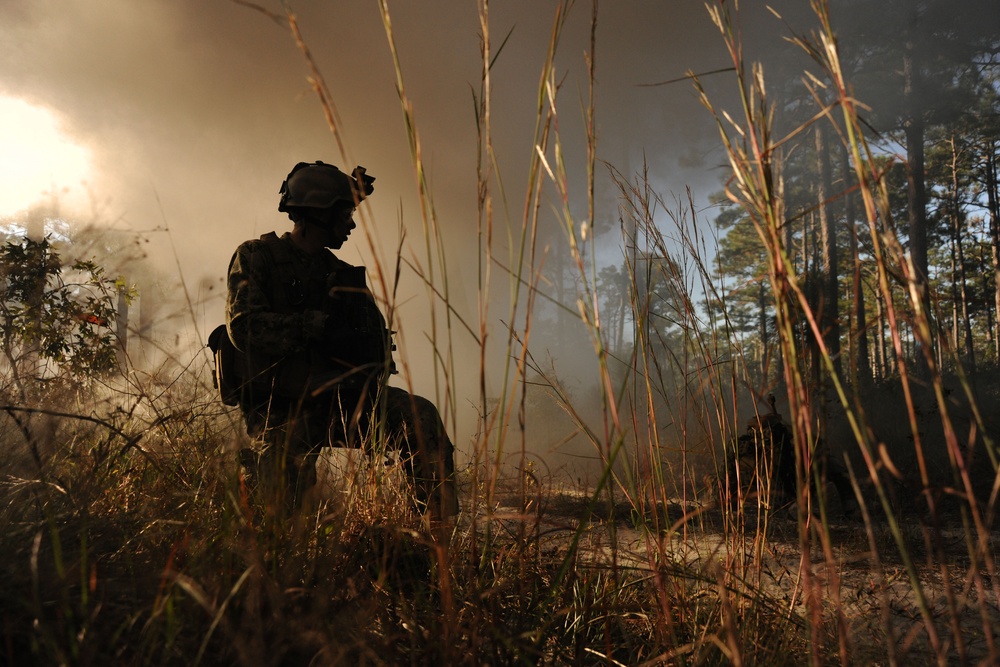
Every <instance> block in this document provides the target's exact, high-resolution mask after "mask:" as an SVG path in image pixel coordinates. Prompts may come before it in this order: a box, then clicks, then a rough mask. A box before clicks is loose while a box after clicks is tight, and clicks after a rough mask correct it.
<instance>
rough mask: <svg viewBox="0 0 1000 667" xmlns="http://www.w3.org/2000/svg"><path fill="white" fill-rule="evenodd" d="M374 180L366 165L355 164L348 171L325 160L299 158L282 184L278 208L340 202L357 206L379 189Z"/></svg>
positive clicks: (319, 206) (286, 211) (325, 204)
mask: <svg viewBox="0 0 1000 667" xmlns="http://www.w3.org/2000/svg"><path fill="white" fill-rule="evenodd" d="M374 182H375V178H374V177H372V176H369V175H367V174H366V173H365V168H364V167H355V168H354V171H353V172H351V173H350V174H349V175H348V174H345V173H344V172H342V171H341V170H340V169H337V167H335V166H333V165H332V164H326V163H325V162H319V161H317V162H299V163H298V164H297V165H295V166H294V167H293V168H292V170H291V171H290V172H288V176H286V177H285V180H284V182H282V184H281V190H280V191H279V194H280V195H281V201H280V202H279V203H278V210H279V211H280V212H282V213H288V212H290V211H294V210H296V209H301V208H329V207H330V206H333V205H334V204H336V203H337V202H345V203H348V204H351V205H352V206H355V205H357V204H358V203H359V202H361V200H362V199H364V198H365V197H367V196H368V195H370V194H371V193H372V192H373V191H374V190H375V186H374V185H373V183H374Z"/></svg>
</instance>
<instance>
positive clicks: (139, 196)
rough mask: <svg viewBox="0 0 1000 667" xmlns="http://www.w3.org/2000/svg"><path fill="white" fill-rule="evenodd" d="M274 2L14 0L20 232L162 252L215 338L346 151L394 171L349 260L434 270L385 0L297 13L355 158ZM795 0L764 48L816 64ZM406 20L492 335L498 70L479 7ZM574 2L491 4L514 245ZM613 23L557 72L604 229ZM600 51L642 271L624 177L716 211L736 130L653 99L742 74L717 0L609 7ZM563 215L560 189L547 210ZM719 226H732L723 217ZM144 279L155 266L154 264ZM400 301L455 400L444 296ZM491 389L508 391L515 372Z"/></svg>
mask: <svg viewBox="0 0 1000 667" xmlns="http://www.w3.org/2000/svg"><path fill="white" fill-rule="evenodd" d="M250 4H251V3H249V2H242V1H241V2H234V1H232V0H6V1H5V2H3V3H0V128H2V129H0V177H2V178H0V180H2V181H3V185H2V186H0V216H14V217H15V218H16V217H17V216H18V215H21V216H23V215H24V213H23V211H26V210H30V209H32V208H38V207H49V209H51V208H52V207H53V206H55V207H56V208H57V209H58V212H59V215H61V216H62V217H63V218H65V219H66V220H68V221H70V223H71V224H83V223H90V224H96V225H98V226H103V227H106V228H111V229H115V230H118V231H119V232H121V233H122V234H123V235H125V236H128V235H136V237H137V238H138V237H141V238H142V239H143V240H142V244H143V246H142V247H143V248H144V249H145V250H144V254H145V255H146V256H147V259H148V262H149V263H151V265H152V266H154V267H155V275H156V276H158V278H157V279H156V282H157V287H158V290H159V291H158V292H157V293H158V294H164V293H165V294H171V293H173V294H178V293H180V292H181V291H182V290H181V288H182V287H183V288H184V290H183V291H186V293H187V294H188V298H189V299H190V300H191V301H192V302H193V304H194V306H193V308H192V311H193V315H192V317H191V318H189V320H188V321H186V322H183V321H182V322H181V323H180V324H175V326H179V327H180V328H181V329H185V328H186V331H185V332H184V333H183V335H179V336H177V338H178V339H179V340H180V339H184V340H204V337H205V336H206V332H207V331H209V330H211V328H212V327H213V326H214V325H215V324H216V323H217V322H220V321H221V318H222V311H223V294H222V285H223V283H222V281H223V278H224V275H225V272H226V268H227V264H228V261H229V258H230V256H231V255H232V252H233V250H234V249H235V247H236V246H237V245H238V244H239V243H240V242H241V241H243V240H246V239H248V238H251V237H256V236H258V235H260V234H262V233H264V232H267V231H271V230H277V231H279V232H281V231H284V230H287V229H289V228H290V223H289V221H288V220H287V219H286V218H284V216H283V215H282V214H279V213H278V212H277V210H276V206H277V200H278V197H277V193H278V188H279V186H280V184H281V182H282V180H283V179H284V177H285V175H286V174H287V173H288V171H289V170H290V169H291V167H292V166H293V165H294V164H295V163H296V162H299V161H313V160H324V161H326V162H331V163H334V164H338V165H340V166H342V167H347V168H348V169H350V168H352V167H353V166H354V165H355V164H359V165H363V166H365V167H366V168H367V170H368V173H369V174H370V175H373V176H375V177H376V179H377V181H376V184H375V194H374V195H373V197H372V198H371V199H370V200H369V201H368V202H367V203H366V204H364V207H365V210H364V215H363V216H361V218H359V219H360V220H361V221H362V223H363V224H362V229H361V232H362V234H360V235H359V234H357V233H356V234H355V237H359V236H360V237H361V238H359V239H357V240H355V241H354V242H353V245H351V246H347V247H345V248H344V250H343V251H342V253H341V256H342V257H343V258H344V259H345V260H347V261H349V262H352V263H365V264H368V265H369V267H371V266H372V264H373V262H375V259H373V253H374V255H375V256H378V257H381V258H382V259H386V258H390V259H391V258H392V257H393V256H394V254H395V249H396V248H397V247H399V246H400V235H401V233H403V234H404V239H403V241H402V255H403V256H404V257H405V258H407V259H410V260H411V261H412V262H414V263H424V264H426V262H425V259H426V253H425V251H424V243H423V232H422V222H421V215H420V205H419V200H418V196H417V188H416V180H415V177H414V170H413V167H412V161H411V157H410V149H409V143H408V135H407V132H406V129H405V124H404V118H403V114H402V113H401V105H400V99H399V95H398V93H397V87H396V74H395V71H394V68H393V62H392V57H391V53H390V50H389V48H388V45H387V38H386V28H385V26H384V24H383V20H382V16H381V14H380V12H379V8H378V3H377V2H374V1H372V0H339V1H338V2H329V1H328V0H288V1H287V2H286V3H285V6H287V8H288V9H289V10H290V11H291V12H293V13H294V15H295V17H296V19H297V23H298V25H299V27H300V29H301V34H302V37H303V39H304V41H305V43H306V45H307V46H308V48H309V50H310V52H311V54H312V56H313V58H314V61H315V63H316V65H317V66H318V68H319V70H320V72H321V73H322V76H323V77H324V79H325V81H326V83H327V85H328V87H329V90H330V91H331V94H332V97H333V101H334V104H335V106H336V110H337V113H338V115H339V120H340V124H339V130H340V136H341V138H342V140H343V143H344V145H345V148H346V155H342V154H341V152H340V150H339V148H338V144H337V142H336V141H335V140H334V137H333V135H332V133H331V131H330V129H329V127H328V124H327V122H326V119H325V117H324V114H323V110H322V108H321V105H320V104H319V102H318V99H317V96H316V95H315V94H314V92H313V90H312V87H311V85H310V83H309V81H308V77H309V69H308V66H307V63H306V60H305V58H304V57H303V54H302V52H301V51H300V49H299V48H298V47H297V46H296V44H295V42H294V40H293V39H292V35H291V32H290V31H289V29H288V26H287V22H286V21H283V20H277V21H276V20H272V17H271V16H269V15H268V14H267V12H271V13H273V15H275V16H278V18H279V19H280V18H281V17H283V16H284V12H285V9H284V7H283V5H282V4H281V3H280V2H278V1H276V0H259V2H258V3H257V5H256V8H255V7H253V6H250ZM779 4H783V5H786V7H785V9H783V10H782V16H783V20H779V19H777V18H776V17H775V16H774V15H772V14H771V13H770V12H767V11H765V10H764V7H763V4H762V3H749V2H744V3H743V6H744V8H743V9H744V17H743V22H744V29H745V33H746V38H747V41H748V44H749V45H750V47H751V48H750V51H749V55H750V56H751V57H754V56H755V55H759V56H760V57H762V58H777V59H778V61H781V60H782V59H787V58H793V59H794V58H795V56H794V49H789V47H788V45H787V44H785V43H784V42H783V41H782V39H781V37H782V36H785V35H787V34H788V26H789V25H792V26H797V27H798V26H811V25H812V23H811V22H810V21H809V16H810V13H809V11H808V6H807V5H808V3H806V2H784V3H779ZM386 5H387V6H388V9H389V13H390V16H391V26H392V31H393V36H394V38H395V41H396V46H397V48H398V52H399V58H400V63H401V71H402V76H403V81H404V86H405V90H406V93H407V95H408V98H409V101H410V102H411V104H412V109H413V114H414V117H415V120H416V127H417V130H418V132H419V136H420V142H421V149H422V157H423V160H424V164H425V168H426V173H427V176H428V180H429V183H430V186H431V191H432V194H433V201H434V206H435V210H436V214H437V218H438V223H439V225H440V230H441V236H442V239H443V248H444V252H445V258H446V261H447V267H448V278H449V285H450V289H451V293H452V298H453V299H454V306H455V308H456V311H457V312H458V313H459V314H461V315H462V316H463V317H465V318H468V319H469V320H470V321H473V322H474V321H475V319H476V307H477V306H476V284H477V272H478V271H479V270H480V269H479V264H478V259H479V250H478V239H477V206H476V201H477V200H476V189H477V188H476V164H477V156H478V150H479V149H478V144H477V130H476V122H475V116H474V113H473V110H474V102H473V95H474V94H476V93H478V91H479V90H480V73H481V69H482V67H481V61H480V55H479V44H480V33H481V25H480V17H479V7H478V3H477V2H475V1H474V0H420V2H413V1H409V0H408V1H401V0H397V1H393V0H387V2H386ZM557 6H558V3H556V2H554V1H540V0H507V1H504V2H493V3H490V14H489V30H490V35H491V41H492V44H493V46H494V50H495V49H496V48H497V47H498V46H499V45H500V43H501V42H503V40H504V38H505V37H506V36H507V35H508V34H509V38H508V39H507V42H506V44H505V45H504V48H503V50H502V51H501V53H500V54H499V57H497V59H496V62H495V64H494V66H493V68H492V70H491V81H492V87H493V88H492V90H493V96H492V121H493V143H494V146H495V150H496V155H497V165H498V173H499V177H500V179H501V180H502V184H503V192H504V193H505V195H506V202H507V205H508V206H509V210H510V220H511V221H512V223H511V224H512V229H513V231H514V232H516V231H517V228H518V226H519V225H520V220H521V213H520V211H521V209H522V208H523V205H524V204H523V202H524V198H525V191H526V181H527V176H526V166H527V164H528V163H529V160H530V158H531V155H532V152H533V150H534V149H533V139H532V137H533V132H534V124H535V120H536V113H535V103H536V96H537V90H538V82H539V75H540V72H541V67H542V64H543V61H544V57H545V53H546V49H547V47H548V42H549V36H550V34H551V31H552V26H553V21H554V18H555V15H556V8H557ZM591 8H592V5H591V3H589V2H576V3H575V4H573V5H572V7H571V9H570V10H569V13H568V15H567V20H566V24H565V28H564V30H563V38H562V40H561V42H560V44H559V49H558V52H557V58H556V70H557V72H558V73H559V77H560V81H561V86H560V90H559V97H558V108H559V127H560V132H561V134H562V138H563V143H564V145H565V146H566V161H567V163H568V165H569V167H568V168H569V173H570V175H571V178H572V183H571V185H572V188H573V189H572V193H571V199H572V201H571V203H570V208H571V210H572V212H573V215H574V216H580V217H581V219H583V218H584V217H585V216H586V196H585V189H584V187H583V185H584V180H583V177H584V173H585V172H584V169H585V150H584V147H585V141H584V130H583V123H582V113H583V111H582V109H583V105H584V104H585V101H586V99H587V96H588V78H587V67H586V57H585V56H586V54H587V52H588V51H589V49H590V27H591V25H590V24H591ZM260 10H265V11H260ZM779 50H780V51H779ZM790 53H791V54H793V55H788V54H790ZM593 57H594V63H595V72H596V88H595V96H596V128H597V133H598V143H597V158H598V160H599V161H600V163H599V167H598V173H597V178H596V187H595V191H596V200H597V201H596V204H597V217H598V220H599V222H604V223H606V226H607V227H608V228H610V229H611V231H610V232H609V233H607V234H605V235H603V236H601V237H599V251H600V253H601V255H600V256H601V257H602V258H607V261H615V260H616V259H618V258H620V256H621V251H620V246H621V241H620V238H619V237H618V236H617V234H616V233H615V231H614V229H615V226H616V223H615V220H616V218H617V205H618V204H617V199H616V194H615V190H614V188H613V186H612V185H611V183H610V179H609V178H608V168H607V167H606V166H605V164H607V165H610V166H612V167H614V168H615V169H618V170H620V171H621V172H623V173H625V174H633V173H635V172H636V171H638V170H640V169H642V165H643V164H644V163H646V164H647V165H648V169H649V175H650V179H651V181H652V182H653V183H654V185H655V186H656V187H657V189H658V190H659V191H660V192H661V194H663V195H664V196H665V197H666V198H667V200H668V201H669V200H670V198H671V197H672V196H673V195H675V194H676V195H683V193H684V190H685V188H687V187H691V188H692V189H693V191H694V194H695V197H696V201H699V202H701V201H705V198H706V197H707V195H708V194H709V193H711V192H715V191H718V190H719V189H720V188H721V184H722V182H723V180H724V178H725V170H724V168H723V163H724V160H725V158H724V155H723V153H722V151H721V149H720V146H719V141H718V136H717V134H716V130H715V129H714V125H713V121H712V120H711V118H710V117H709V116H708V114H707V113H706V111H705V110H704V108H703V107H702V106H701V105H700V103H699V102H698V100H697V98H696V96H695V94H694V91H693V90H692V87H691V85H690V84H689V83H687V82H681V83H673V84H669V85H662V86H649V85H644V84H652V83H657V82H662V81H667V80H671V79H675V78H678V77H682V76H684V75H685V73H686V72H688V71H695V72H708V71H712V70H716V69H719V68H722V67H726V66H727V65H728V64H729V63H728V61H727V55H726V53H725V49H724V45H723V42H722V40H721V38H720V36H719V34H718V31H717V29H716V28H715V27H714V25H712V23H711V21H710V20H709V17H708V13H707V11H706V9H705V5H704V3H703V2H702V1H701V0H615V1H614V2H611V1H610V0H604V1H602V2H600V3H599V6H598V14H597V28H596V52H595V53H594V54H593ZM705 82H706V84H707V86H708V89H709V93H710V94H712V95H717V96H718V99H719V100H722V101H725V100H726V99H728V98H727V95H728V94H729V93H728V92H727V91H729V90H730V89H731V87H732V79H731V77H729V76H727V75H715V76H711V77H706V78H705ZM495 185H496V184H495ZM494 193H495V197H496V204H495V207H496V209H497V210H498V211H499V212H500V213H499V216H500V218H502V217H503V215H502V214H503V201H504V200H503V198H502V197H501V196H500V194H499V193H500V190H499V188H498V187H495V188H494ZM556 204H557V202H556V200H555V197H554V196H550V198H549V200H547V201H546V203H545V205H544V206H545V207H546V208H547V207H549V206H553V205H556ZM18 211H21V213H18ZM700 215H702V216H703V218H704V219H705V220H708V219H710V216H711V212H710V211H707V212H702V213H701V214H700ZM8 219H10V218H8ZM703 224H707V222H703ZM401 230H402V232H401ZM366 234H367V235H368V238H369V239H370V240H371V241H370V243H369V242H368V241H367V240H364V236H365V235H366ZM500 236H501V237H505V236H506V232H505V233H504V234H501V235H500ZM553 238H555V237H553ZM130 270H134V271H135V273H136V275H146V274H147V273H149V271H151V270H146V269H140V268H134V269H130ZM494 279H495V280H496V281H497V283H498V284H500V283H501V282H503V283H504V284H507V282H509V280H508V279H507V278H506V277H504V278H502V279H501V278H497V277H495V278H494ZM137 280H138V278H137ZM143 280H147V281H148V280H153V279H152V278H148V277H147V278H143ZM142 287H143V286H142V285H140V290H141V289H142ZM149 291H150V293H151V291H152V290H151V289H150V290H149ZM500 296H503V294H502V292H501V293H500ZM495 297H497V295H496V294H493V295H491V298H495ZM494 300H495V304H494V308H493V310H492V311H491V313H490V317H489V322H488V326H489V328H490V331H491V332H493V333H495V334H496V337H497V338H499V339H501V340H502V339H503V327H504V326H505V324H504V318H505V316H507V315H508V308H507V307H506V306H504V305H503V303H502V298H501V299H499V300H496V299H494ZM397 303H398V304H399V309H398V317H399V324H400V327H401V328H402V329H403V333H402V334H401V343H402V344H403V345H404V346H405V350H406V351H407V352H408V353H409V355H410V358H411V360H412V361H411V365H410V371H409V373H408V375H409V376H410V377H409V378H408V380H410V381H412V382H413V383H414V386H416V387H417V388H418V390H421V391H422V392H423V393H433V391H434V386H435V385H434V384H433V380H432V378H433V374H432V373H430V372H429V364H430V362H429V359H431V358H432V356H433V355H432V354H431V349H430V343H429V342H428V338H429V337H431V335H432V333H431V332H432V327H431V321H430V318H428V317H427V312H428V311H429V305H428V296H427V292H426V290H425V289H424V288H423V287H422V285H421V282H420V280H419V278H418V277H417V276H415V275H414V274H413V273H412V271H409V270H408V269H405V267H404V271H403V273H402V278H401V287H400V295H399V298H398V300H397ZM143 305H144V306H145V304H143ZM149 312H151V309H149ZM439 320H440V318H439ZM456 338H457V339H458V340H457V342H456V344H455V349H456V355H457V357H458V360H459V367H461V368H469V369H472V368H478V351H477V348H476V346H475V345H474V344H473V343H472V341H471V340H470V339H469V337H468V336H464V335H458V336H456ZM556 347H557V346H556ZM567 356H571V355H567ZM468 375H469V376H470V378H469V379H468V381H467V382H465V381H463V382H462V383H460V385H461V387H460V389H458V393H459V394H461V395H462V398H461V400H460V401H459V403H460V407H459V410H460V411H462V412H463V414H468V413H470V411H474V409H475V408H474V407H473V406H472V403H473V402H474V401H473V399H472V398H470V397H471V396H474V395H475V386H476V384H477V378H473V377H471V376H472V375H474V374H473V373H469V374H468ZM491 382H493V383H497V384H498V383H499V381H498V380H497V379H496V377H493V378H492V379H491ZM492 390H493V389H491V391H492Z"/></svg>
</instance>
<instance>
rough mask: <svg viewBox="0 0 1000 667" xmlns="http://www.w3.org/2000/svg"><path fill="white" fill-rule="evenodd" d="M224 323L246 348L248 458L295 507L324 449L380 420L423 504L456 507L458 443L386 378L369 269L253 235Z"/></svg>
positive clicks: (434, 415) (233, 270)
mask: <svg viewBox="0 0 1000 667" xmlns="http://www.w3.org/2000/svg"><path fill="white" fill-rule="evenodd" d="M226 324H227V328H228V331H229V336H230V338H231V339H232V341H233V343H234V345H235V346H236V347H237V348H238V349H239V350H240V351H241V352H243V355H242V356H243V363H244V364H245V366H244V368H243V369H242V370H241V375H242V376H243V389H242V392H241V396H240V409H241V411H242V412H243V416H244V419H245V421H246V427H247V433H248V434H249V435H250V436H251V437H252V438H254V452H253V453H251V452H246V451H244V452H242V453H241V459H242V461H241V462H242V463H243V464H244V466H245V467H248V468H250V470H249V472H250V474H251V475H252V476H255V477H256V482H257V483H258V484H260V485H262V488H265V489H267V488H268V487H270V486H271V485H275V486H274V488H273V489H271V491H272V492H274V493H276V494H280V495H277V496H274V497H275V498H280V497H284V499H285V502H286V504H287V505H288V506H289V507H296V506H298V505H299V504H300V503H301V502H302V499H303V496H304V494H306V493H307V492H308V491H309V490H310V489H311V488H312V487H313V486H314V485H315V483H316V459H317V456H318V453H319V450H320V449H321V448H322V447H323V446H327V445H330V446H349V447H357V446H360V445H362V444H363V443H364V442H365V441H366V439H369V440H370V438H368V436H370V434H371V433H372V431H373V427H374V426H375V424H374V421H375V420H373V419H372V417H373V416H378V417H380V418H381V417H384V425H385V434H386V436H387V437H388V438H389V439H390V440H389V441H390V442H391V443H392V444H393V445H396V446H399V448H400V449H403V450H404V451H406V452H407V453H408V454H409V456H408V467H409V471H410V472H411V476H412V479H413V481H414V486H415V487H416V494H417V499H418V501H420V502H421V504H423V505H427V506H429V507H430V509H431V510H432V512H434V513H436V514H439V515H443V516H449V515H452V514H454V513H456V512H457V510H458V506H457V498H456V494H455V488H454V447H453V446H452V443H451V441H450V440H449V439H448V435H447V433H446V432H445V429H444V425H443V424H442V422H441V418H440V416H439V414H438V411H437V409H436V408H435V407H434V405H433V403H431V402H430V401H428V400H426V399H423V398H421V397H419V396H412V395H410V394H409V393H407V392H405V391H403V390H401V389H397V388H394V387H388V386H386V385H385V379H386V377H387V375H388V373H389V370H390V368H391V363H392V362H391V354H390V351H389V348H390V341H389V333H388V331H387V330H386V326H385V319H384V318H383V317H382V314H381V312H380V311H379V309H378V307H377V305H376V304H375V301H374V299H373V297H372V295H371V293H370V292H369V291H368V288H367V286H366V283H365V269H364V267H355V266H351V265H350V264H347V263H346V262H343V261H341V260H340V259H338V258H337V257H336V256H334V255H333V253H331V252H328V251H324V252H320V253H318V254H315V255H309V254H306V253H304V252H302V251H301V250H299V249H298V248H297V247H296V245H295V244H294V243H293V241H292V240H291V234H289V233H286V234H284V235H283V236H282V237H280V238H279V237H277V236H276V235H275V234H274V233H273V232H272V233H270V234H265V235H264V236H262V237H261V238H260V239H254V240H251V241H247V242H245V243H243V244H242V245H240V247H239V248H237V250H236V253H235V254H234V256H233V259H232V261H231V263H230V266H229V275H228V298H227V302H226Z"/></svg>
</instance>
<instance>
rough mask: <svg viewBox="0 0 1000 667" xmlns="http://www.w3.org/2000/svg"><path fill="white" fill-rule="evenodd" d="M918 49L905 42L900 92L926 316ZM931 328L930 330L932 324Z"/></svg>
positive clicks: (921, 364) (914, 251)
mask: <svg viewBox="0 0 1000 667" xmlns="http://www.w3.org/2000/svg"><path fill="white" fill-rule="evenodd" d="M918 53H919V51H918V48H917V46H916V45H915V44H914V43H913V42H912V41H910V42H907V45H906V54H905V55H904V57H903V76H904V79H905V81H904V86H903V95H904V96H905V97H906V110H907V111H906V113H907V118H906V120H905V121H904V123H903V125H904V132H905V135H906V164H907V167H908V172H909V174H908V175H909V178H908V182H909V187H908V188H907V202H908V205H909V218H910V219H909V223H910V224H909V227H910V257H911V258H912V260H913V268H914V270H915V272H916V275H915V276H914V277H913V279H914V280H915V281H916V283H917V286H918V287H919V288H920V289H919V294H920V299H921V301H922V302H923V303H922V305H923V311H924V313H925V315H926V316H927V317H928V318H930V316H931V309H930V303H931V302H930V291H929V290H928V284H929V273H928V265H927V210H926V202H927V194H926V188H925V183H924V175H925V174H924V171H925V170H924V119H923V114H922V112H921V109H920V107H919V104H920V101H919V94H918V93H919V91H918V88H919V83H920V69H919V66H918V65H917V64H916V63H915V62H914V61H915V59H916V57H917V54H918ZM931 330H932V331H933V328H932V329H931ZM918 357H919V358H917V359H916V362H917V368H918V369H919V370H921V371H926V370H927V368H926V360H925V359H924V358H923V355H922V354H919V353H918ZM922 374H923V373H922Z"/></svg>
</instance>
